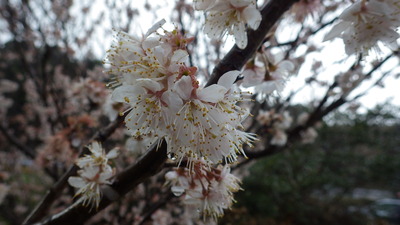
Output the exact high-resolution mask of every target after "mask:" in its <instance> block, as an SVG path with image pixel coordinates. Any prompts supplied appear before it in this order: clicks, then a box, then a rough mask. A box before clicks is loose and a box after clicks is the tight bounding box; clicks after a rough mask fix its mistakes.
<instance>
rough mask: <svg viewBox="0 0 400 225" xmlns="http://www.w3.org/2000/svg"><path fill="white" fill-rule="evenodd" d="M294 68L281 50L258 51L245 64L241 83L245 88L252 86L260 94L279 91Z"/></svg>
mask: <svg viewBox="0 0 400 225" xmlns="http://www.w3.org/2000/svg"><path fill="white" fill-rule="evenodd" d="M294 68H295V66H294V64H293V63H292V62H291V61H290V60H286V59H284V55H283V53H282V52H280V53H277V54H272V53H271V52H263V53H260V52H258V53H257V54H256V56H255V57H254V59H252V60H250V61H249V62H248V63H247V64H246V66H245V69H244V71H243V81H242V82H241V85H242V86H243V87H245V88H248V87H254V89H255V90H256V92H257V93H261V94H271V93H273V92H274V91H277V92H280V91H282V90H283V88H284V87H285V83H286V80H287V78H288V76H289V74H290V73H291V72H292V71H293V70H294Z"/></svg>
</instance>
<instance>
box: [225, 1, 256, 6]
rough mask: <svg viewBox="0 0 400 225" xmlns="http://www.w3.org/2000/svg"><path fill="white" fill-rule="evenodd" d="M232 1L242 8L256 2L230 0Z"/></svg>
mask: <svg viewBox="0 0 400 225" xmlns="http://www.w3.org/2000/svg"><path fill="white" fill-rule="evenodd" d="M230 2H231V4H232V5H233V6H234V7H236V8H241V7H245V6H248V5H250V4H254V2H253V1H252V0H230Z"/></svg>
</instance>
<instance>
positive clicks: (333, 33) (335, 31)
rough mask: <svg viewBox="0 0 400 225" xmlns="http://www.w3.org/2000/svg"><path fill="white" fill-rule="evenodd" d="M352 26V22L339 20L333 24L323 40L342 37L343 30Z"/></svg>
mask: <svg viewBox="0 0 400 225" xmlns="http://www.w3.org/2000/svg"><path fill="white" fill-rule="evenodd" d="M350 26H351V23H350V22H345V21H341V22H339V23H338V24H336V25H335V26H333V27H332V29H331V30H330V31H329V32H328V33H327V34H326V35H325V37H324V39H323V41H329V40H332V39H335V38H337V37H340V35H341V34H342V33H343V31H345V30H346V29H348V28H349V27H350Z"/></svg>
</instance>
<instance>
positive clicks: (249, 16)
mask: <svg viewBox="0 0 400 225" xmlns="http://www.w3.org/2000/svg"><path fill="white" fill-rule="evenodd" d="M242 13H243V17H244V19H245V20H246V23H247V25H249V27H251V29H253V30H255V29H257V28H258V26H260V23H261V20H262V18H261V13H260V11H258V9H256V8H255V7H253V6H248V7H246V8H245V9H244V10H243V12H242Z"/></svg>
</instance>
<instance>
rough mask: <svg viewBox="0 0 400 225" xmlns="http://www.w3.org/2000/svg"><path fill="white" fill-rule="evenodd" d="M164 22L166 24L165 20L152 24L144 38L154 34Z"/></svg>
mask: <svg viewBox="0 0 400 225" xmlns="http://www.w3.org/2000/svg"><path fill="white" fill-rule="evenodd" d="M165 22H166V21H165V19H162V20H160V21H158V22H157V23H156V24H154V25H153V26H152V27H150V29H149V30H148V31H147V33H146V35H145V37H147V36H149V35H150V34H152V33H154V32H156V31H157V30H158V29H159V28H161V27H162V26H163V25H164V24H165Z"/></svg>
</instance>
